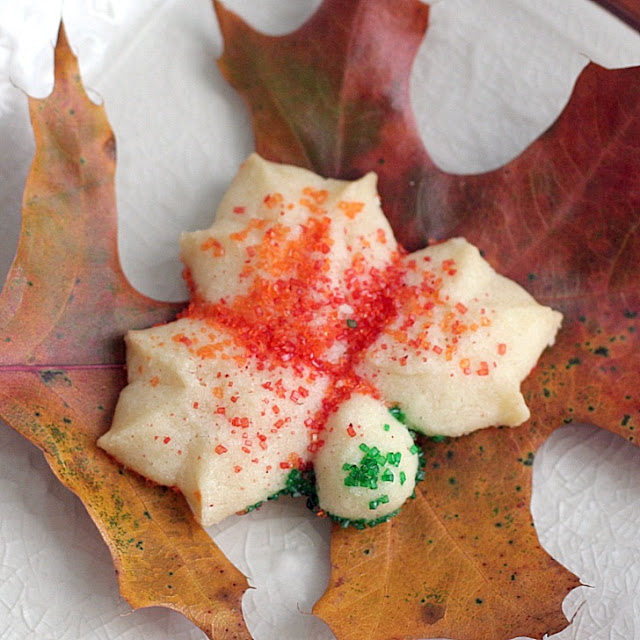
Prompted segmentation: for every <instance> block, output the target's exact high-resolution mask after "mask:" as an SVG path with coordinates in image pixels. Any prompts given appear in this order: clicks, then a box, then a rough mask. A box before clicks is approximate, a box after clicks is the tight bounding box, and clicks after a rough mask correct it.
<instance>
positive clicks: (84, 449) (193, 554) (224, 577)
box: [0, 29, 250, 639]
mask: <svg viewBox="0 0 640 640" xmlns="http://www.w3.org/2000/svg"><path fill="white" fill-rule="evenodd" d="M30 112H31V118H32V123H33V128H34V133H35V138H36V155H35V158H34V161H33V165H32V167H31V171H30V174H29V177H28V180H27V184H26V189H25V194H24V201H23V203H24V206H23V222H22V231H21V236H20V242H19V246H18V251H17V255H16V258H15V261H14V264H13V266H12V269H11V271H10V273H9V276H8V278H7V282H6V285H5V287H4V289H3V292H2V295H1V297H0V336H1V338H0V339H1V340H2V343H3V345H4V347H3V349H2V352H1V353H0V380H1V384H0V416H2V418H3V419H4V420H6V421H7V422H8V423H9V424H10V425H12V426H13V427H14V428H15V429H16V430H17V431H18V432H19V433H21V434H22V435H24V436H25V437H27V438H28V439H29V440H31V441H32V442H33V443H34V444H36V445H37V446H38V447H40V448H41V449H42V451H43V452H44V454H45V457H46V459H47V461H48V463H49V464H50V465H51V468H52V469H53V471H54V473H55V474H56V475H57V476H58V478H60V480H61V481H62V482H63V483H64V484H65V485H66V486H67V487H69V488H70V489H71V490H72V491H74V492H75V493H76V494H77V495H78V496H79V497H80V498H81V499H82V501H83V502H84V504H85V506H86V507H87V510H88V511H89V514H90V515H91V517H92V518H93V520H94V521H95V522H96V524H97V526H98V528H99V530H100V532H101V534H102V536H103V537H104V539H105V541H106V543H107V545H108V546H109V549H110V551H111V554H112V556H113V560H114V563H115V567H116V571H117V573H118V578H119V584H120V589H121V592H122V594H123V596H124V597H125V598H126V599H127V600H128V601H129V603H130V604H131V605H132V606H133V607H135V608H137V607H144V606H150V605H160V606H165V607H169V608H172V609H175V610H177V611H180V612H182V613H183V614H184V615H185V616H187V617H188V618H189V619H191V620H192V621H193V622H194V623H195V624H196V625H198V626H199V627H200V628H201V629H202V630H203V631H204V632H205V633H206V634H207V635H208V636H209V637H211V638H213V637H215V638H229V639H230V638H249V637H250V636H249V633H248V631H247V629H246V627H245V625H244V621H243V619H242V614H241V607H240V600H241V597H242V594H243V592H244V590H245V589H246V588H247V583H246V580H245V578H244V576H242V574H241V573H240V572H238V571H237V570H236V569H235V567H234V566H233V565H232V564H231V563H230V562H229V561H228V560H227V558H226V557H225V556H224V555H223V554H222V552H221V551H220V550H219V549H218V548H217V546H216V545H215V544H214V543H213V542H212V540H211V539H210V538H209V536H208V535H207V534H206V533H205V532H204V531H203V530H202V529H201V528H200V526H199V525H197V524H196V523H195V521H194V519H193V517H192V515H191V512H190V510H189V508H188V506H187V505H186V502H185V501H184V500H183V499H182V497H181V496H179V495H178V494H177V493H175V492H173V491H171V490H168V489H165V488H162V487H157V486H153V485H151V484H150V483H147V482H146V481H145V480H144V479H142V478H140V477H139V476H137V475H136V474H134V473H131V472H129V471H127V470H125V469H123V468H122V467H120V466H119V465H117V464H116V463H115V462H114V461H113V460H111V459H110V458H108V457H107V456H106V455H105V454H104V452H102V451H101V450H99V449H98V448H97V447H96V445H95V442H96V439H97V437H98V436H99V435H100V434H101V433H103V432H104V431H105V430H106V429H107V428H108V426H109V424H110V420H111V414H112V410H113V407H114V405H115V401H116V399H117V396H118V393H119V391H120V389H121V388H122V386H123V385H124V383H125V372H124V366H123V363H124V352H123V348H122V335H123V333H124V332H125V331H126V330H127V329H129V328H134V327H145V326H149V325H151V324H154V323H157V322H161V321H165V320H168V319H170V318H172V317H173V316H174V314H175V312H176V307H175V306H172V305H169V304H165V303H158V302H155V301H152V300H149V299H147V298H145V297H144V296H142V295H141V294H139V293H138V292H136V291H135V290H134V289H133V288H132V287H131V286H130V285H129V283H128V282H127V281H126V279H125V277H124V275H123V273H122V271H121V268H120V265H119V262H118V255H117V248H116V207H115V193H114V170H115V141H114V137H113V133H112V131H111V129H110V128H109V125H108V123H107V120H106V116H105V113H104V109H103V108H102V107H99V106H96V105H95V104H93V103H92V102H91V101H90V100H89V99H88V98H87V96H86V95H85V93H84V90H83V88H82V84H81V80H80V76H79V71H78V65H77V61H76V59H75V57H74V56H73V54H72V52H71V49H70V48H69V45H68V43H67V40H66V37H65V35H64V31H63V30H62V29H61V31H60V36H59V41H58V44H57V47H56V52H55V87H54V90H53V93H52V94H51V95H50V96H49V97H47V98H45V99H44V100H35V99H31V100H30Z"/></svg>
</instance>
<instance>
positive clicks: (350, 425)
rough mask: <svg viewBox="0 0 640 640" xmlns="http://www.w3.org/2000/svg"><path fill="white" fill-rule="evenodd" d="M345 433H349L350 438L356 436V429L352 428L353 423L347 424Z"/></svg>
mask: <svg viewBox="0 0 640 640" xmlns="http://www.w3.org/2000/svg"><path fill="white" fill-rule="evenodd" d="M347 433H348V434H349V436H350V437H351V438H355V437H356V430H355V429H354V428H353V424H351V423H350V424H349V426H348V427H347Z"/></svg>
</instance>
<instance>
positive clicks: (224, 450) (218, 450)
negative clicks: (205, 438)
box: [214, 444, 228, 455]
mask: <svg viewBox="0 0 640 640" xmlns="http://www.w3.org/2000/svg"><path fill="white" fill-rule="evenodd" d="M214 451H215V452H216V453H217V454H218V455H222V454H223V453H227V451H228V449H227V447H225V446H224V445H222V444H219V445H218V446H217V447H216V448H215V449H214Z"/></svg>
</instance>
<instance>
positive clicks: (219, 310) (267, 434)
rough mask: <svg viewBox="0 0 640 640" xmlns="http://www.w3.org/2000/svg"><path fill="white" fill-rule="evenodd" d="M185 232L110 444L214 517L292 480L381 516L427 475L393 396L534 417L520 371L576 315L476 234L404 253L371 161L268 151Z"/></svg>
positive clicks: (354, 513) (359, 514) (133, 365)
mask: <svg viewBox="0 0 640 640" xmlns="http://www.w3.org/2000/svg"><path fill="white" fill-rule="evenodd" d="M181 244H182V257H183V260H184V263H185V267H186V268H185V273H186V278H187V281H188V284H189V286H190V289H191V303H190V305H189V308H188V309H187V310H185V312H184V313H183V314H182V317H181V318H180V319H179V320H177V321H175V322H173V323H169V324H166V325H164V326H159V327H152V328H150V329H144V330H140V331H131V332H130V333H129V334H128V336H127V368H128V386H127V387H126V388H125V389H124V390H123V392H122V394H121V396H120V399H119V401H118V405H117V407H116V412H115V415H114V420H113V424H112V427H111V429H110V430H109V431H108V432H107V433H106V434H105V435H104V436H102V437H101V438H100V440H99V445H100V446H101V447H102V448H104V449H105V450H106V451H107V452H109V453H111V454H112V455H113V456H114V457H116V458H117V459H118V460H119V461H121V462H122V463H123V464H125V465H127V466H129V467H131V468H132V469H134V470H136V471H138V472H139V473H141V474H142V475H144V476H146V477H147V478H149V479H151V480H154V481H156V482H158V483H161V484H164V485H168V486H175V487H177V488H179V489H180V490H181V491H182V492H183V493H184V495H185V497H186V499H187V500H188V502H189V505H190V506H191V508H192V510H193V512H194V515H195V517H196V519H197V520H198V521H199V522H201V523H202V524H203V525H211V524H213V523H215V522H218V521H220V520H221V519H223V518H224V517H226V516H227V515H229V514H231V513H235V512H240V511H243V510H246V509H248V508H251V507H252V506H254V505H256V504H257V503H259V502H261V501H263V500H265V499H267V498H269V497H272V496H274V495H276V494H278V493H280V492H282V491H289V492H291V493H295V492H300V491H301V492H303V493H307V495H311V494H312V495H313V498H314V499H317V503H318V504H316V509H317V510H319V511H324V512H328V513H329V514H330V515H331V516H333V517H335V518H338V519H341V520H342V521H343V522H352V523H359V524H360V525H362V523H374V522H379V521H383V520H385V519H386V518H388V517H390V516H391V515H392V514H393V513H395V512H396V511H397V510H398V508H399V507H400V506H401V505H402V503H403V502H404V501H405V500H406V499H407V498H408V497H409V496H411V495H412V494H413V491H414V488H415V482H416V478H417V477H419V476H420V475H421V474H422V471H421V469H420V462H419V461H420V456H419V448H418V447H417V446H416V445H415V444H414V441H413V438H412V435H411V434H410V432H409V430H408V429H407V426H406V425H405V424H402V423H401V422H399V421H398V420H397V419H396V418H395V417H394V416H393V415H392V411H391V410H392V409H395V408H396V407H399V408H400V409H401V412H402V414H403V415H405V416H406V422H407V424H408V425H409V426H411V428H413V429H417V430H420V431H422V432H424V433H427V434H439V435H460V434H463V433H467V432H469V431H472V430H474V429H478V428H482V427H486V426H490V425H501V424H502V425H510V426H513V425H516V424H520V423H521V422H523V421H524V420H526V419H527V417H528V410H527V408H526V406H525V405H524V401H523V398H522V395H521V394H520V390H519V386H520V382H521V381H522V380H523V378H524V377H525V376H526V375H527V374H528V373H529V371H530V370H531V368H532V367H533V366H534V365H535V363H536V361H537V358H538V357H539V355H540V353H541V351H542V350H543V349H544V348H545V346H546V345H548V344H551V343H552V342H553V340H554V336H555V333H556V331H557V329H558V326H559V323H560V314H558V313H557V312H555V311H552V310H551V309H548V308H546V307H543V306H541V305H539V304H537V303H536V302H535V300H533V298H531V296H529V294H528V293H526V292H525V291H524V290H523V289H522V288H521V287H519V286H518V285H516V284H515V283H513V282H511V281H509V280H507V279H505V278H503V277H502V276H499V275H497V274H496V273H495V272H494V271H493V269H491V267H490V266H489V265H488V264H487V263H486V262H485V261H484V260H483V259H482V258H481V257H480V255H479V252H478V251H477V249H475V248H474V247H472V246H471V245H469V244H468V243H467V242H466V241H465V240H463V239H454V240H451V241H448V242H444V243H442V244H439V245H435V246H432V247H429V248H427V249H424V250H422V251H418V252H415V253H413V254H406V253H405V252H404V251H403V250H402V249H401V248H400V247H399V246H398V245H397V243H396V241H395V239H394V237H393V234H392V231H391V229H390V227H389V224H388V222H387V220H386V218H385V217H384V214H383V212H382V209H381V208H380V202H379V198H378V195H377V193H376V178H375V175H374V174H368V175H367V176H365V177H363V178H362V179H360V180H356V181H354V182H347V181H340V180H325V179H323V178H321V177H320V176H317V175H315V174H314V173H312V172H310V171H306V170H304V169H299V168H296V167H292V166H286V165H279V164H275V163H271V162H267V161H265V160H263V159H262V158H260V157H259V156H257V155H255V154H254V155H252V156H251V157H250V158H249V159H248V160H247V161H246V162H245V163H244V164H243V165H242V167H241V169H240V171H239V173H238V175H237V177H236V178H235V179H234V181H233V183H232V185H231V187H230V189H229V191H228V192H227V194H226V195H225V197H224V199H223V201H222V202H221V204H220V207H219V209H218V212H217V214H216V218H215V221H214V223H213V225H212V226H211V228H210V229H208V230H205V231H197V232H194V233H186V234H183V237H182V240H181ZM396 415H398V414H396ZM313 474H315V481H316V489H315V490H314V489H313V486H312V482H311V481H312V479H313V477H314V475H313ZM301 479H302V480H301ZM301 487H302V488H301ZM309 487H311V489H309ZM316 491H317V494H316Z"/></svg>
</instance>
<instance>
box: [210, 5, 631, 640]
mask: <svg viewBox="0 0 640 640" xmlns="http://www.w3.org/2000/svg"><path fill="white" fill-rule="evenodd" d="M611 4H614V3H609V5H611ZM615 4H616V5H617V6H618V7H619V8H620V9H621V10H622V9H623V8H625V7H627V8H628V3H624V2H623V3H621V4H619V3H615ZM215 6H216V10H217V13H218V18H219V21H220V24H221V28H222V32H223V36H224V40H225V49H224V52H223V55H222V57H221V59H220V61H219V65H220V69H221V70H222V72H223V74H224V75H225V77H226V78H227V79H228V80H229V81H230V83H231V84H232V85H233V86H234V87H235V88H236V89H237V90H238V91H239V92H240V94H241V95H242V96H243V97H244V98H245V100H246V102H247V104H248V106H249V109H250V111H251V115H252V118H253V126H254V133H255V138H256V149H257V151H258V152H259V153H260V154H261V155H263V156H264V157H266V158H268V159H270V160H274V161H282V162H288V163H292V164H297V165H300V166H304V167H308V168H310V169H313V170H315V171H317V172H319V173H321V174H324V175H327V176H331V177H340V178H353V177H356V176H359V175H362V174H363V173H364V172H366V171H369V170H375V171H377V172H378V174H379V177H380V182H379V187H380V192H381V196H382V202H383V208H384V210H385V213H386V215H387V217H388V218H389V220H390V222H391V224H392V226H393V227H394V231H395V233H396V236H397V237H398V239H399V240H400V241H401V242H402V243H403V244H404V245H405V247H406V248H408V249H414V248H416V247H420V246H423V245H424V244H426V243H427V242H428V240H429V239H430V238H436V239H444V238H447V237H452V236H457V235H462V236H466V237H467V239H469V240H470V241H471V242H473V243H474V244H476V245H478V246H479V247H480V248H481V249H482V250H483V251H484V253H485V255H486V257H487V259H488V260H489V262H491V263H492V264H493V265H494V266H495V267H496V268H497V269H498V271H500V272H502V273H503V274H505V275H507V276H509V277H511V278H513V279H515V280H516V281H518V282H520V284H522V285H523V286H525V288H527V289H528V290H529V291H530V292H531V293H533V295H534V296H535V297H536V298H537V299H538V300H539V301H540V302H542V303H544V304H547V305H550V306H553V307H555V308H557V309H559V310H560V311H562V312H563V313H564V315H565V322H564V326H563V329H562V330H561V333H560V335H559V337H558V340H557V344H556V345H555V346H554V347H553V348H552V349H551V350H549V351H547V352H546V353H545V354H544V356H543V358H542V360H541V361H540V363H539V366H538V367H537V368H536V369H535V370H534V372H533V373H532V375H531V376H530V377H529V379H528V380H527V381H526V383H525V386H524V391H525V394H526V397H527V401H528V404H529V406H530V407H531V411H532V418H531V419H530V420H529V421H528V422H527V423H526V424H525V425H523V426H522V427H520V428H517V429H513V430H506V429H490V430H486V431H482V432H477V433H475V434H473V435H471V436H468V437H464V438H460V439H458V440H455V441H453V440H452V441H448V442H443V443H433V442H425V443H424V446H425V454H426V457H427V476H426V478H425V480H424V481H423V483H422V484H421V485H420V486H419V488H418V490H417V496H416V499H415V500H414V501H411V502H409V503H408V504H406V505H405V507H404V508H403V510H402V512H401V514H400V515H399V516H398V517H397V518H395V519H394V520H392V521H391V522H389V523H387V524H385V525H380V526H377V527H375V528H373V529H370V530H368V531H365V532H358V531H353V530H341V529H339V528H338V527H335V528H334V530H333V532H332V542H331V563H332V574H331V580H330V584H329V587H328V589H327V591H326V593H325V595H324V596H323V597H322V598H321V600H320V601H319V603H318V604H317V606H316V608H315V612H316V613H317V614H318V615H319V616H320V617H322V618H323V619H324V620H325V621H327V622H328V623H329V625H330V626H331V628H332V629H333V631H334V632H335V634H336V635H337V637H338V638H339V639H340V640H351V639H353V640H356V638H362V637H366V638H370V639H372V640H389V639H392V638H405V639H409V638H426V637H432V638H435V637H437V638H440V637H455V638H460V639H469V640H471V639H473V640H481V639H484V638H487V639H491V640H497V639H507V638H512V637H514V636H518V635H526V636H533V637H542V636H543V635H544V634H545V633H554V632H556V631H559V630H560V629H562V628H563V627H564V626H566V624H567V621H566V619H565V617H564V615H563V613H562V611H561V603H562V600H563V599H564V597H565V596H566V594H567V592H568V591H569V590H571V589H572V588H573V587H575V586H576V585H577V584H578V580H577V578H576V577H575V576H573V575H571V574H570V573H569V572H567V571H566V570H565V569H564V568H563V567H561V566H560V565H559V564H558V563H556V562H555V561H554V560H553V559H552V558H551V557H550V556H548V555H547V554H546V552H545V551H544V550H543V549H542V548H541V547H540V545H539V543H538V540H537V536H536V534H535V529H534V527H533V526H532V525H533V523H532V521H531V514H530V510H529V503H530V496H531V470H532V462H533V458H534V456H535V452H536V450H537V449H538V448H539V446H540V445H541V444H542V443H543V442H544V441H545V439H546V438H547V437H548V436H549V434H550V433H551V432H552V431H553V430H554V429H556V428H557V427H558V426H559V425H560V424H562V423H563V422H570V421H583V422H592V423H594V424H596V425H599V426H600V427H602V428H605V429H608V430H610V431H612V432H613V433H616V434H619V435H620V436H622V437H624V438H626V439H628V440H629V441H631V442H635V435H634V433H635V429H636V428H637V427H638V426H639V425H640V395H639V394H638V388H640V371H639V369H638V366H637V354H638V350H639V347H640V340H639V337H638V336H639V332H638V329H639V324H640V323H639V322H638V313H639V312H640V270H639V269H638V263H639V261H640V239H639V235H638V228H639V226H640V172H639V171H638V166H639V165H640V69H637V68H633V69H625V70H617V71H609V70H605V69H603V68H600V67H598V66H596V65H594V64H590V65H589V66H588V67H587V68H586V70H585V71H584V72H583V74H582V75H581V77H580V79H579V81H578V83H577V85H576V87H575V91H574V94H573V97H572V98H571V101H570V104H569V105H568V106H567V108H566V109H565V111H564V113H563V114H562V116H561V117H560V118H559V119H558V121H557V122H556V123H555V124H554V125H553V126H552V127H551V128H550V129H549V130H548V131H547V132H546V133H545V134H544V135H542V136H541V137H540V138H539V139H538V140H537V141H536V142H534V143H533V144H532V145H531V146H530V147H529V148H528V149H527V150H526V151H525V152H524V153H523V154H522V155H521V156H520V157H518V158H516V159H515V160H513V161H512V162H510V163H509V164H508V165H506V166H505V167H503V168H501V169H498V170H496V171H493V172H490V173H486V174H482V175H477V176H456V175H450V174H446V173H444V172H443V171H441V170H439V169H438V168H437V167H436V166H435V165H434V163H433V162H432V160H431V159H430V157H429V155H428V153H427V151H426V150H425V149H424V147H423V145H422V142H421V140H420V138H419V135H418V132H417V130H416V127H415V125H414V120H413V116H412V112H411V107H410V103H409V90H408V81H409V73H410V68H411V65H412V62H413V58H414V55H415V52H416V49H417V47H418V45H419V43H420V42H421V40H422V38H423V36H424V32H425V29H426V27H427V21H428V7H427V6H426V5H424V4H422V3H420V2H418V1H417V0H359V1H354V2H348V3H345V2H342V1H341V0H325V2H323V4H322V5H321V6H320V8H319V10H318V11H317V12H316V13H315V14H314V15H313V16H312V17H311V18H310V19H309V21H308V22H307V23H306V24H304V25H303V26H302V27H300V28H299V29H298V30H296V31H295V32H293V33H291V34H287V35H285V36H279V37H271V36H266V35H263V34H260V33H258V32H256V31H255V30H253V29H252V28H251V27H249V26H248V25H246V24H245V23H244V22H243V21H241V20H240V19H239V18H238V17H237V16H235V15H234V14H232V13H231V12H229V11H228V10H226V9H224V8H223V7H222V5H221V4H219V3H217V2H216V5H215ZM628 15H629V16H630V18H629V20H630V21H631V20H632V19H633V17H634V15H637V11H636V12H635V14H628Z"/></svg>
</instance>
